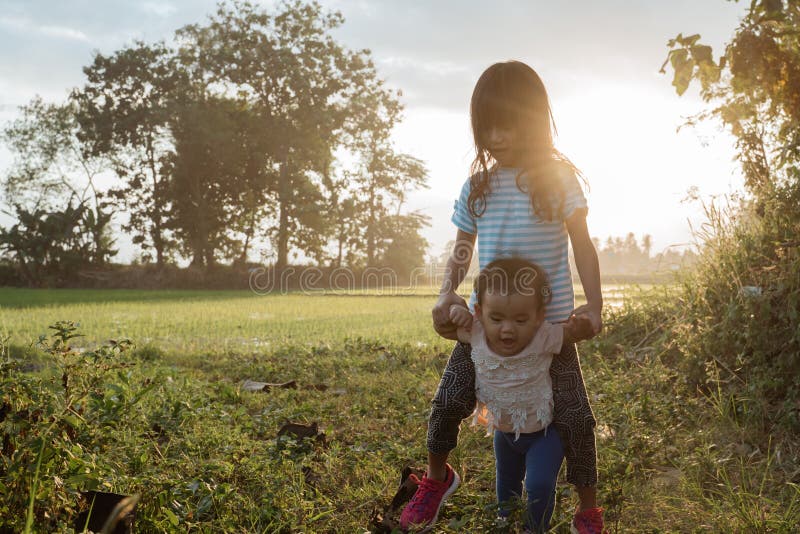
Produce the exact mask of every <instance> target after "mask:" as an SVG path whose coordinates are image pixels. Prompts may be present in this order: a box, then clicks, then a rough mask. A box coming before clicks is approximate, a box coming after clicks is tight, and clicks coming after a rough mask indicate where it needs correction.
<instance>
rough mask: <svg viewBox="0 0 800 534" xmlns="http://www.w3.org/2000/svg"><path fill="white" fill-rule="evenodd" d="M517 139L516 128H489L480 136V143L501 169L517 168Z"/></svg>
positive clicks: (518, 153) (518, 157)
mask: <svg viewBox="0 0 800 534" xmlns="http://www.w3.org/2000/svg"><path fill="white" fill-rule="evenodd" d="M519 137H520V136H519V135H518V133H517V130H516V128H513V127H510V126H491V127H489V128H488V129H487V131H486V132H485V133H484V134H483V135H482V142H483V145H484V146H485V147H486V148H487V150H489V153H490V154H491V155H492V157H493V158H494V159H495V161H497V163H498V164H499V165H500V166H501V167H519V166H520V143H519Z"/></svg>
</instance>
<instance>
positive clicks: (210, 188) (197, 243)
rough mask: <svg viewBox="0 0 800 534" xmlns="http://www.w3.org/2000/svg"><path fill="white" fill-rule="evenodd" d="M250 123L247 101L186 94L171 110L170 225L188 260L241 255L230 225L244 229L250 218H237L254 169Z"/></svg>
mask: <svg viewBox="0 0 800 534" xmlns="http://www.w3.org/2000/svg"><path fill="white" fill-rule="evenodd" d="M255 122H256V120H255V119H254V117H253V116H252V114H251V113H250V110H249V109H248V108H247V106H246V105H243V103H241V102H237V101H235V100H232V99H228V98H224V97H217V96H207V97H205V99H204V100H203V101H199V100H192V99H189V100H187V101H186V102H185V103H184V104H183V105H182V106H181V107H180V110H179V111H178V112H177V113H176V116H175V118H174V122H173V124H172V131H173V135H174V139H175V156H174V159H173V161H172V166H171V176H172V180H171V183H170V186H171V190H170V195H169V196H170V198H171V202H172V211H171V214H172V218H171V221H170V225H171V227H172V228H173V229H174V231H175V233H176V237H178V239H179V241H180V242H181V243H182V248H183V252H184V254H185V255H187V256H190V257H191V258H192V264H193V265H197V266H200V265H207V266H211V265H213V264H214V263H216V261H217V260H218V259H227V260H230V259H236V258H241V248H240V247H241V245H240V243H239V242H238V240H237V239H235V237H234V235H233V232H232V231H231V230H232V229H233V230H236V229H241V228H243V227H244V228H245V230H247V228H248V226H249V225H250V223H251V222H252V221H247V220H242V219H243V218H245V219H246V216H247V215H248V214H247V213H242V211H241V208H242V206H243V205H245V204H246V203H245V202H243V200H242V197H243V196H244V195H247V193H248V192H249V191H248V190H249V186H250V184H251V183H252V182H253V181H255V179H256V177H257V176H258V173H259V165H258V163H257V161H256V160H254V157H255V156H254V151H253V150H252V145H251V142H252V140H253V139H254V138H257V134H256V133H253V131H254V129H255V128H256V125H255V124H254V123H255ZM256 155H257V154H256ZM243 215H244V216H245V217H243ZM245 255H246V252H245Z"/></svg>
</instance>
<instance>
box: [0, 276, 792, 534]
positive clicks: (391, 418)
mask: <svg viewBox="0 0 800 534" xmlns="http://www.w3.org/2000/svg"><path fill="white" fill-rule="evenodd" d="M664 291H666V290H664ZM49 293H50V296H51V297H52V298H50V299H49V300H48V298H45V297H44V296H42V294H40V293H38V292H36V291H28V292H25V291H20V290H0V299H1V300H0V301H1V302H2V303H3V308H2V309H1V310H0V329H1V330H2V331H4V332H6V333H7V334H9V335H11V336H12V337H11V340H10V341H11V343H12V344H14V345H15V346H16V347H17V348H15V349H13V350H14V351H18V352H17V354H20V355H23V354H25V357H28V358H29V357H30V353H24V352H23V351H22V350H21V349H20V347H21V346H22V345H25V344H27V343H28V342H30V341H31V340H34V339H36V337H37V336H38V334H39V333H43V332H45V331H47V326H48V325H49V324H51V323H53V322H55V321H56V320H63V319H70V320H74V321H78V322H80V323H81V325H82V327H81V331H82V333H84V334H86V336H87V337H86V338H85V339H82V338H78V339H79V340H80V341H81V343H84V344H94V343H97V342H101V341H102V340H104V339H107V338H110V337H116V336H125V337H130V338H131V339H133V340H134V341H135V342H137V343H138V344H140V345H145V344H147V348H146V349H140V350H139V352H137V353H136V355H135V356H134V357H133V360H131V361H132V362H134V363H135V365H134V366H133V367H125V368H122V369H119V370H112V371H109V372H108V373H107V374H106V375H104V376H106V378H105V379H104V381H103V382H102V383H101V384H103V385H99V386H95V388H96V389H95V390H94V391H95V393H94V394H93V396H90V397H88V398H87V400H84V401H81V402H83V403H84V408H85V410H84V411H82V412H81V413H82V414H83V417H84V418H85V419H86V420H87V421H88V420H89V414H90V413H91V409H90V408H91V407H94V410H96V411H97V413H99V414H100V415H101V416H102V417H101V419H98V420H102V421H106V422H105V423H103V424H102V425H96V426H93V425H89V424H88V423H86V424H83V423H81V422H80V421H72V422H71V423H70V425H75V426H74V427H71V426H70V425H66V426H64V425H61V426H59V427H58V430H57V431H56V432H54V433H53V435H54V436H55V437H54V438H53V439H54V440H56V441H54V442H53V443H52V447H54V449H53V450H54V451H55V450H58V451H60V453H59V454H54V453H53V452H52V451H51V453H50V454H48V455H46V456H45V457H44V461H43V463H42V474H41V477H40V480H39V481H38V482H39V483H38V485H37V487H36V492H35V493H36V496H35V501H34V502H33V504H34V508H33V509H34V516H35V518H36V521H34V531H39V532H44V531H68V527H67V525H68V524H69V521H70V520H71V516H69V513H68V512H69V510H70V509H74V506H75V505H74V502H75V492H76V491H78V490H85V489H89V488H96V489H102V490H106V491H115V492H119V493H125V494H135V493H138V494H140V495H141V501H140V504H139V513H138V518H137V528H138V531H140V532H160V531H175V532H178V531H180V532H185V531H192V532H243V531H244V532H364V531H365V530H366V529H367V528H368V527H369V521H370V518H371V516H372V514H373V511H374V510H376V509H380V508H381V507H382V506H384V505H385V504H386V503H387V502H388V500H389V499H390V498H391V495H392V494H393V492H394V489H395V487H396V484H397V482H398V478H399V473H400V470H401V468H402V467H403V466H405V465H407V464H417V465H419V464H422V462H423V461H424V458H425V446H424V441H425V423H426V419H427V414H428V410H429V402H430V399H431V398H432V396H433V393H434V390H435V388H436V385H437V382H438V379H439V376H440V374H441V371H442V369H443V367H444V364H445V362H446V358H447V355H448V354H449V351H450V348H451V347H452V343H451V342H449V341H446V340H441V339H438V338H437V337H436V336H435V335H434V334H433V332H432V331H431V329H430V326H429V321H430V307H431V306H432V304H433V300H432V297H431V296H430V295H427V296H420V295H417V296H405V297H399V296H397V297H390V296H382V297H381V296H369V295H360V296H316V297H310V296H304V295H299V294H293V295H273V296H254V295H252V294H249V293H238V292H167V293H164V294H157V293H155V292H145V291H141V292H134V291H123V292H115V291H112V292H91V291H74V292H70V291H65V292H49ZM638 298H639V297H638V296H636V295H634V298H633V299H632V300H631V301H632V302H635V301H636V300H637V299H638ZM658 298H663V299H668V295H664V296H662V297H658ZM26 302H27V304H26ZM607 320H608V324H609V330H608V333H607V334H606V335H605V336H603V337H601V338H599V339H597V340H596V341H592V342H587V343H584V344H582V345H581V347H580V350H581V357H582V364H583V370H584V376H585V380H586V383H587V386H588V390H589V392H590V397H591V399H592V403H593V408H594V410H595V414H596V416H597V419H598V421H599V423H600V426H599V428H598V433H597V434H598V454H599V469H600V480H601V483H600V500H601V504H603V505H604V506H605V507H606V508H607V516H606V517H607V525H608V527H609V529H610V530H611V532H719V531H729V532H791V528H792V523H791V519H792V518H800V511H798V510H797V508H798V507H800V498H798V495H797V491H796V486H792V485H791V481H792V480H791V477H790V473H791V471H789V472H788V473H789V474H787V471H786V469H787V467H786V464H787V462H790V461H791V460H790V458H791V452H792V451H791V448H787V447H788V446H787V444H786V442H785V441H781V442H778V441H777V438H776V440H775V441H771V440H770V439H771V438H770V437H769V433H768V432H754V431H753V429H752V428H749V427H746V426H743V425H741V424H740V423H737V421H738V420H737V419H736V406H734V407H733V408H730V409H726V408H725V406H726V403H725V402H723V401H722V400H720V399H715V398H713V396H703V395H697V394H696V392H695V391H690V390H689V389H688V387H687V384H686V383H685V381H684V380H682V377H681V376H679V375H678V374H677V373H676V371H675V370H674V368H673V367H672V366H671V365H669V362H670V358H671V357H672V355H671V354H666V353H660V352H659V351H657V350H655V349H654V348H653V346H654V345H653V344H652V343H651V342H652V341H653V337H652V335H651V334H649V329H650V328H651V326H652V324H651V323H647V322H646V321H644V319H643V318H641V317H640V316H639V315H637V311H636V309H635V308H633V307H626V308H618V309H616V310H611V311H610V314H609V316H608V317H607ZM658 335H665V334H663V333H659V334H658ZM39 358H40V359H39V362H40V364H41V363H43V364H44V365H45V368H43V369H41V370H40V371H39V372H38V376H41V377H42V380H43V382H42V385H41V387H42V388H45V389H50V390H52V391H53V392H57V391H58V390H59V388H60V383H61V379H60V377H61V372H60V371H59V370H58V369H57V368H56V369H54V368H52V366H53V365H54V363H49V362H51V360H48V359H47V358H45V357H43V356H40V357H39ZM76 372H77V371H76ZM87 372H88V371H87ZM26 376H28V375H26ZM248 378H249V379H255V380H260V381H265V382H285V381H288V380H297V382H298V385H299V387H298V388H297V389H273V390H270V391H269V392H265V393H248V392H244V391H242V390H241V389H240V384H241V382H242V381H243V380H245V379H248ZM318 385H324V386H326V387H327V389H326V390H324V391H320V390H319V389H316V388H312V387H309V386H318ZM98 388H99V389H98ZM142 392H145V393H144V394H142V395H141V396H140V397H139V396H138V395H139V394H140V393H142ZM34 394H35V392H33V393H31V395H34ZM48 395H50V394H48ZM0 397H2V393H0ZM46 398H50V397H46ZM7 400H8V401H9V402H11V403H13V402H15V399H13V398H10V399H7ZM98 417H99V416H98ZM7 421H8V420H7ZM286 421H293V422H299V423H311V422H317V423H319V425H320V428H321V430H322V431H324V432H325V434H326V436H327V446H322V445H320V444H314V443H309V442H302V441H301V442H296V441H294V440H286V439H284V438H277V437H276V436H277V432H278V429H279V428H280V427H281V425H282V424H283V423H285V422H286ZM6 424H9V423H8V422H7V423H6ZM43 424H44V423H43ZM48 424H49V423H48ZM0 428H4V429H7V428H8V427H0ZM70 428H72V430H71V431H70ZM20 439H22V438H20ZM59 440H60V441H59ZM778 451H780V453H779V452H778ZM37 453H38V449H37V450H34V451H33V452H31V451H23V450H18V451H17V452H16V456H14V457H13V458H12V459H10V460H8V461H9V462H10V463H8V464H4V465H5V466H6V468H8V466H12V467H13V465H17V464H14V461H16V460H18V461H19V462H20V464H19V465H26V462H27V465H28V468H27V469H28V470H29V472H28V474H27V475H26V477H28V478H25V477H23V478H21V479H19V481H21V482H19V481H18V482H19V483H21V484H23V486H22V487H23V488H27V487H28V486H25V485H24V484H25V482H24V481H25V480H27V479H29V478H30V476H31V474H32V473H33V467H34V466H35V462H36V460H37V456H36V454H37ZM15 459H16V460H15ZM4 461H6V460H4ZM451 462H452V463H453V465H454V466H455V467H456V469H457V470H458V471H459V472H460V474H461V475H462V478H463V486H462V487H461V489H459V491H458V492H457V493H456V494H455V495H454V496H453V498H452V499H451V500H450V501H449V502H448V504H447V505H446V506H445V508H444V509H443V511H442V518H441V522H440V529H439V531H442V532H455V531H461V532H482V531H489V530H491V529H492V528H493V527H492V525H493V518H494V514H493V512H492V511H491V503H492V502H493V484H494V477H493V462H492V452H491V441H490V440H489V438H487V437H486V436H485V435H484V432H483V431H482V430H480V429H477V428H473V427H470V426H468V425H467V424H464V425H463V426H462V436H461V442H460V445H459V448H458V449H457V450H456V451H455V452H454V454H453V455H452V457H451ZM304 469H305V470H306V472H309V473H311V474H312V475H313V476H312V478H311V479H307V478H306V476H305V474H304ZM8 472H9V473H12V471H11V470H9V471H8ZM1 484H5V485H0V492H3V491H11V489H10V488H12V485H11V484H12V478H11V476H10V475H9V476H8V477H7V478H6V479H4V481H3V482H2V483H1ZM4 488H5V489H4ZM17 490H19V488H17ZM29 493H30V492H29V491H16V493H13V494H12V493H8V494H7V493H2V496H3V499H0V512H3V513H0V516H1V517H3V519H2V521H15V520H14V519H13V518H14V517H18V518H22V519H21V520H22V521H23V523H18V522H17V523H13V522H12V523H8V525H9V526H15V527H17V528H19V525H24V518H25V511H26V508H27V505H28V504H29V503H28V500H24V499H27V495H28V494H29ZM14 495H16V497H20V496H22V497H20V498H21V499H23V500H21V501H20V502H22V504H23V506H22V508H21V509H19V510H17V509H16V508H13V506H14V503H15V502H17V501H15V500H14V498H12V497H14ZM16 497H15V498H16ZM557 497H558V502H557V508H556V513H555V516H554V519H553V525H554V532H567V531H568V527H567V523H568V521H569V518H570V515H571V513H572V509H573V506H574V504H575V502H576V500H575V499H576V498H575V495H574V493H573V491H572V489H571V488H570V487H569V486H568V485H566V484H560V485H559V489H558V495H557ZM2 501H5V502H2ZM70 503H72V504H70ZM3 506H6V507H11V508H8V509H5V511H4V510H3V509H2V507H3ZM15 514H19V515H15ZM2 525H3V523H2V522H1V521H0V526H2ZM12 530H14V528H12Z"/></svg>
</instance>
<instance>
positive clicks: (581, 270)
mask: <svg viewBox="0 0 800 534" xmlns="http://www.w3.org/2000/svg"><path fill="white" fill-rule="evenodd" d="M566 223H567V231H568V232H569V239H570V241H571V242H572V251H573V253H574V254H575V266H576V267H577V268H578V276H579V277H580V279H581V285H582V286H583V292H584V294H585V295H586V304H584V305H583V306H578V307H577V308H575V310H574V312H573V313H574V314H576V315H586V316H587V317H588V319H589V320H590V321H591V323H592V328H593V331H594V333H595V334H598V333H599V332H600V329H601V328H602V327H603V322H602V318H601V312H602V310H603V295H602V293H601V291H600V264H599V262H598V260H597V251H596V250H595V248H594V243H592V238H591V237H589V228H588V227H587V226H586V209H585V208H579V209H577V210H575V212H574V213H573V214H572V215H570V217H569V218H568V219H567V221H566Z"/></svg>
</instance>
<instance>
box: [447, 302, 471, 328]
mask: <svg viewBox="0 0 800 534" xmlns="http://www.w3.org/2000/svg"><path fill="white" fill-rule="evenodd" d="M450 321H452V322H453V324H455V325H456V326H458V327H461V328H466V329H467V330H469V329H470V327H471V326H472V314H471V313H470V312H469V309H468V308H465V307H464V306H462V305H460V304H453V305H452V306H450Z"/></svg>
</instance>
